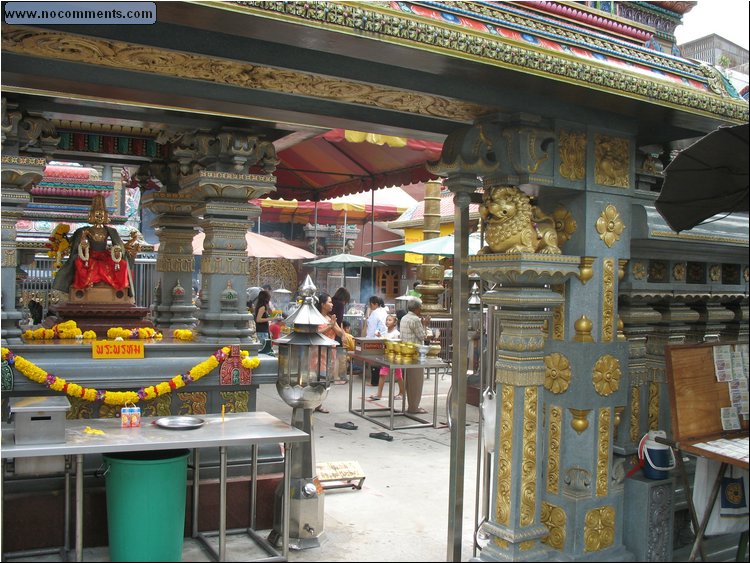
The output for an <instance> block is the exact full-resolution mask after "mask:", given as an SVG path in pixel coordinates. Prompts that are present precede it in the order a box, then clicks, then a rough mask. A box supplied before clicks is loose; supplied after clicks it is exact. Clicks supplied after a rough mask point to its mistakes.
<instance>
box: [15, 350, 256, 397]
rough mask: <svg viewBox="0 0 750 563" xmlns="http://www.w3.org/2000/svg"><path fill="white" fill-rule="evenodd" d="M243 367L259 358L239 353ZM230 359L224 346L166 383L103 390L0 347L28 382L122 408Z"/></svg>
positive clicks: (181, 384) (176, 386) (168, 390)
mask: <svg viewBox="0 0 750 563" xmlns="http://www.w3.org/2000/svg"><path fill="white" fill-rule="evenodd" d="M240 356H241V358H242V365H243V367H246V368H248V369H253V368H256V367H258V366H259V365H260V359H259V358H258V357H253V358H251V357H249V353H248V352H247V351H246V350H241V351H240ZM228 357H229V347H228V346H225V347H224V348H221V349H219V350H217V351H216V352H214V353H213V354H212V355H211V356H210V357H209V358H208V359H206V360H204V361H202V362H201V363H199V364H198V365H196V366H194V367H193V368H192V369H191V370H190V371H189V372H188V373H187V374H180V375H175V376H174V377H173V378H172V379H170V380H169V381H163V382H161V383H159V384H157V385H149V386H148V387H141V388H140V389H139V390H138V391H105V390H99V389H94V388H92V387H82V386H81V385H78V384H76V383H72V382H68V381H65V380H64V379H63V378H61V377H57V376H56V375H53V374H51V373H47V372H46V371H44V370H43V369H42V368H40V367H39V366H37V365H35V364H34V363H32V362H30V361H28V360H27V359H25V358H24V357H22V356H17V355H16V354H14V353H13V352H11V351H10V350H9V349H8V348H2V359H3V360H7V361H8V363H9V364H10V365H12V366H15V368H16V369H17V370H18V371H19V372H21V373H22V374H23V375H24V376H26V377H27V378H29V379H30V380H31V381H35V382H36V383H40V384H43V385H46V386H47V387H49V388H50V389H52V390H53V391H58V392H62V393H66V394H68V395H70V396H71V397H76V398H80V399H85V400H86V401H104V402H105V403H106V404H108V405H125V404H126V403H136V402H138V401H150V400H151V399H155V398H156V397H158V396H160V395H166V394H167V393H171V392H172V391H174V390H175V389H180V388H182V387H185V385H188V384H189V383H192V382H193V381H198V380H199V379H200V378H201V377H204V376H206V375H208V374H209V373H211V371H213V370H214V369H216V368H217V367H218V366H219V365H221V364H222V363H223V362H224V360H226V359H227V358H228Z"/></svg>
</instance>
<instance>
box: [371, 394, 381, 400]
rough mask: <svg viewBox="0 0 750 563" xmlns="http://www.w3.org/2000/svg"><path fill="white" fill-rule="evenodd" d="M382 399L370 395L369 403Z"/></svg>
mask: <svg viewBox="0 0 750 563" xmlns="http://www.w3.org/2000/svg"><path fill="white" fill-rule="evenodd" d="M382 398H383V397H378V396H377V395H370V400H371V401H379V400H380V399H382Z"/></svg>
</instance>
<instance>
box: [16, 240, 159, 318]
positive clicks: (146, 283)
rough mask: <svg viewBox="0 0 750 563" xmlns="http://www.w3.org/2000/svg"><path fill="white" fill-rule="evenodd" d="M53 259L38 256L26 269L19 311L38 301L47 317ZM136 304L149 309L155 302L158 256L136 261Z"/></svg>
mask: <svg viewBox="0 0 750 563" xmlns="http://www.w3.org/2000/svg"><path fill="white" fill-rule="evenodd" d="M52 262H53V260H52V258H49V257H48V256H44V255H37V256H36V259H35V260H34V264H33V266H31V267H28V268H26V278H25V279H23V280H22V281H21V283H20V288H19V289H20V291H19V292H18V297H19V309H20V310H21V311H28V305H29V301H31V300H34V301H37V302H38V303H39V304H40V305H41V306H42V317H45V316H47V312H48V311H49V307H50V305H51V304H52V303H50V291H51V289H52V280H53V277H52ZM133 285H134V286H135V287H134V292H135V304H136V305H137V306H138V307H149V306H150V305H151V303H152V301H153V295H154V286H155V285H156V255H155V254H146V255H139V256H138V257H137V258H136V260H135V268H134V271H133Z"/></svg>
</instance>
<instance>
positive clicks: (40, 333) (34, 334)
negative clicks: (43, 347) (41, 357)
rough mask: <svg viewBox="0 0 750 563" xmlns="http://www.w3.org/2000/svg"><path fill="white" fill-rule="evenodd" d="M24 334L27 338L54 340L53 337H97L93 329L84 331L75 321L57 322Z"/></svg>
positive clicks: (65, 338)
mask: <svg viewBox="0 0 750 563" xmlns="http://www.w3.org/2000/svg"><path fill="white" fill-rule="evenodd" d="M22 336H23V338H24V339H25V340H52V339H53V338H59V339H61V340H67V339H75V338H83V339H84V340H93V339H94V338H96V333H95V332H94V331H93V330H87V331H86V332H82V331H81V329H80V328H78V325H77V324H76V322H75V321H65V322H64V323H57V324H56V325H54V326H53V327H52V328H37V329H35V330H26V331H24V333H23V335H22Z"/></svg>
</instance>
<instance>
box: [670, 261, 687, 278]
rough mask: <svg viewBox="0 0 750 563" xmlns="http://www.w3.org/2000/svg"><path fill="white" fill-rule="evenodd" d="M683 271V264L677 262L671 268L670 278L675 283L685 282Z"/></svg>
mask: <svg viewBox="0 0 750 563" xmlns="http://www.w3.org/2000/svg"><path fill="white" fill-rule="evenodd" d="M685 271H686V270H685V264H684V263H683V262H678V263H677V264H675V265H674V266H672V277H673V278H674V279H675V281H685Z"/></svg>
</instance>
